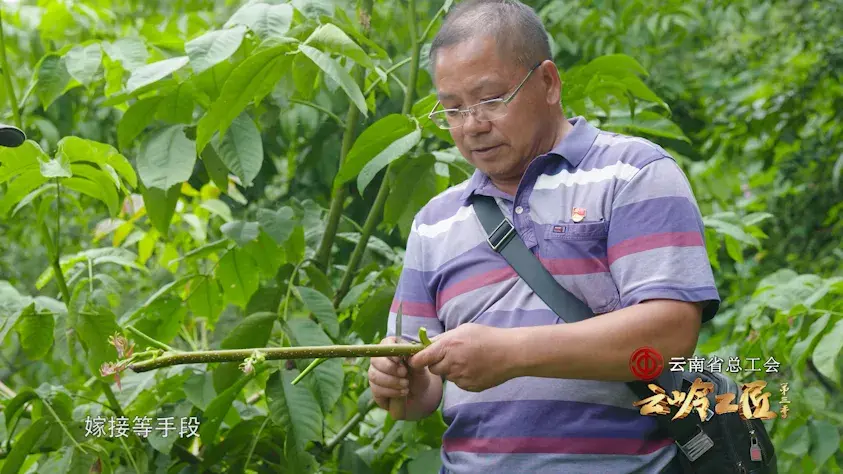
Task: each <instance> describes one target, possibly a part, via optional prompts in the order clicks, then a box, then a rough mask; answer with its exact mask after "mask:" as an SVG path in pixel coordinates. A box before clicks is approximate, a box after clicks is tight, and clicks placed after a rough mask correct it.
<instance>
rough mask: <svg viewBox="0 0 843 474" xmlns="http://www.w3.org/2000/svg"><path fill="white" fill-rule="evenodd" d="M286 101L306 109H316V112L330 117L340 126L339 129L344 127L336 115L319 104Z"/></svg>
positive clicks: (296, 100) (295, 100)
mask: <svg viewBox="0 0 843 474" xmlns="http://www.w3.org/2000/svg"><path fill="white" fill-rule="evenodd" d="M287 100H289V101H290V102H292V103H294V104H301V105H306V106H308V107H311V108H313V109H316V110H318V111H320V112H322V113H323V114H325V115H327V116H328V117H331V118H332V119H334V121H336V122H337V123H338V124H339V125H340V127H345V123H344V122H343V121H342V119H341V118H339V116H337V114H335V113H333V112H331V111H330V110H328V109H326V108H325V107H322V106H321V105H319V104H314V103H313V102H308V101H306V100H300V99H287Z"/></svg>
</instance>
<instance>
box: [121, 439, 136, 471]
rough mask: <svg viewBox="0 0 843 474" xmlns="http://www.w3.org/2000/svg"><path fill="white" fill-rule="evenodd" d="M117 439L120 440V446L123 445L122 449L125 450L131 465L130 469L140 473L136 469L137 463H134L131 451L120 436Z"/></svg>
mask: <svg viewBox="0 0 843 474" xmlns="http://www.w3.org/2000/svg"><path fill="white" fill-rule="evenodd" d="M117 438H118V439H119V440H120V444H122V445H123V449H125V450H126V454H127V455H128V456H129V462H130V463H132V467H133V468H135V472H140V470H139V469H138V463H137V462H135V457H134V456H132V450H131V449H129V447H128V446H127V445H126V441H125V440H124V439H123V437H122V436H118V437H117Z"/></svg>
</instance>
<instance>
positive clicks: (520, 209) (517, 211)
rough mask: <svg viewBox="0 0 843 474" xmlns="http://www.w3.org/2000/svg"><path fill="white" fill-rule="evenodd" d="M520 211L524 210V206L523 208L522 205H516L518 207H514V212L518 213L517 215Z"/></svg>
mask: <svg viewBox="0 0 843 474" xmlns="http://www.w3.org/2000/svg"><path fill="white" fill-rule="evenodd" d="M522 212H524V208H523V207H521V206H518V207H516V208H515V213H516V214H519V215H520V214H521V213H522Z"/></svg>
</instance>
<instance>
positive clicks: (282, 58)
mask: <svg viewBox="0 0 843 474" xmlns="http://www.w3.org/2000/svg"><path fill="white" fill-rule="evenodd" d="M289 50H290V46H289V45H287V44H281V45H278V46H274V47H272V48H268V49H265V50H263V51H261V52H259V53H256V54H253V55H252V56H249V57H248V58H246V59H245V60H243V61H242V62H241V63H240V64H238V65H237V67H236V68H234V70H233V71H231V74H229V76H228V79H227V80H226V81H225V84H224V85H223V87H222V91H221V92H220V96H219V98H217V100H216V101H214V103H213V104H211V107H210V109H209V110H208V112H207V113H206V114H205V115H204V116H203V117H202V118H201V119H200V120H199V124H198V126H197V129H196V150H197V151H199V152H201V151H202V150H203V149H204V148H205V146H206V145H207V144H208V143H209V142H210V141H211V137H213V136H214V134H215V133H216V132H217V131H219V132H220V133H221V134H223V135H224V134H225V132H226V131H227V130H228V127H229V125H231V123H232V122H233V121H234V119H236V118H237V117H238V116H239V115H240V114H241V113H242V112H243V109H245V108H246V106H247V105H249V103H250V102H252V100H255V101H259V100H261V99H262V98H263V97H265V96H266V94H268V93H269V92H271V91H272V89H273V88H274V87H275V84H276V83H277V82H278V80H279V79H281V77H282V76H283V75H284V74H285V73H286V72H287V68H286V67H285V64H288V63H289V62H290V61H292V60H291V59H290V57H288V56H287V55H286V53H287V52H288V51H289Z"/></svg>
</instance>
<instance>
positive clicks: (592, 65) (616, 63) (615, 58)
mask: <svg viewBox="0 0 843 474" xmlns="http://www.w3.org/2000/svg"><path fill="white" fill-rule="evenodd" d="M597 73H603V74H609V75H617V76H627V75H629V74H630V73H631V74H641V75H644V76H646V75H648V74H647V70H646V69H644V67H643V66H641V64H640V63H639V62H638V61H636V60H635V59H634V58H632V57H630V56H627V55H625V54H608V55H604V56H600V57H598V58H596V59H593V60H592V61H590V62H589V63H588V64H587V65H586V68H585V70H583V74H584V75H586V76H590V75H592V74H597Z"/></svg>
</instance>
